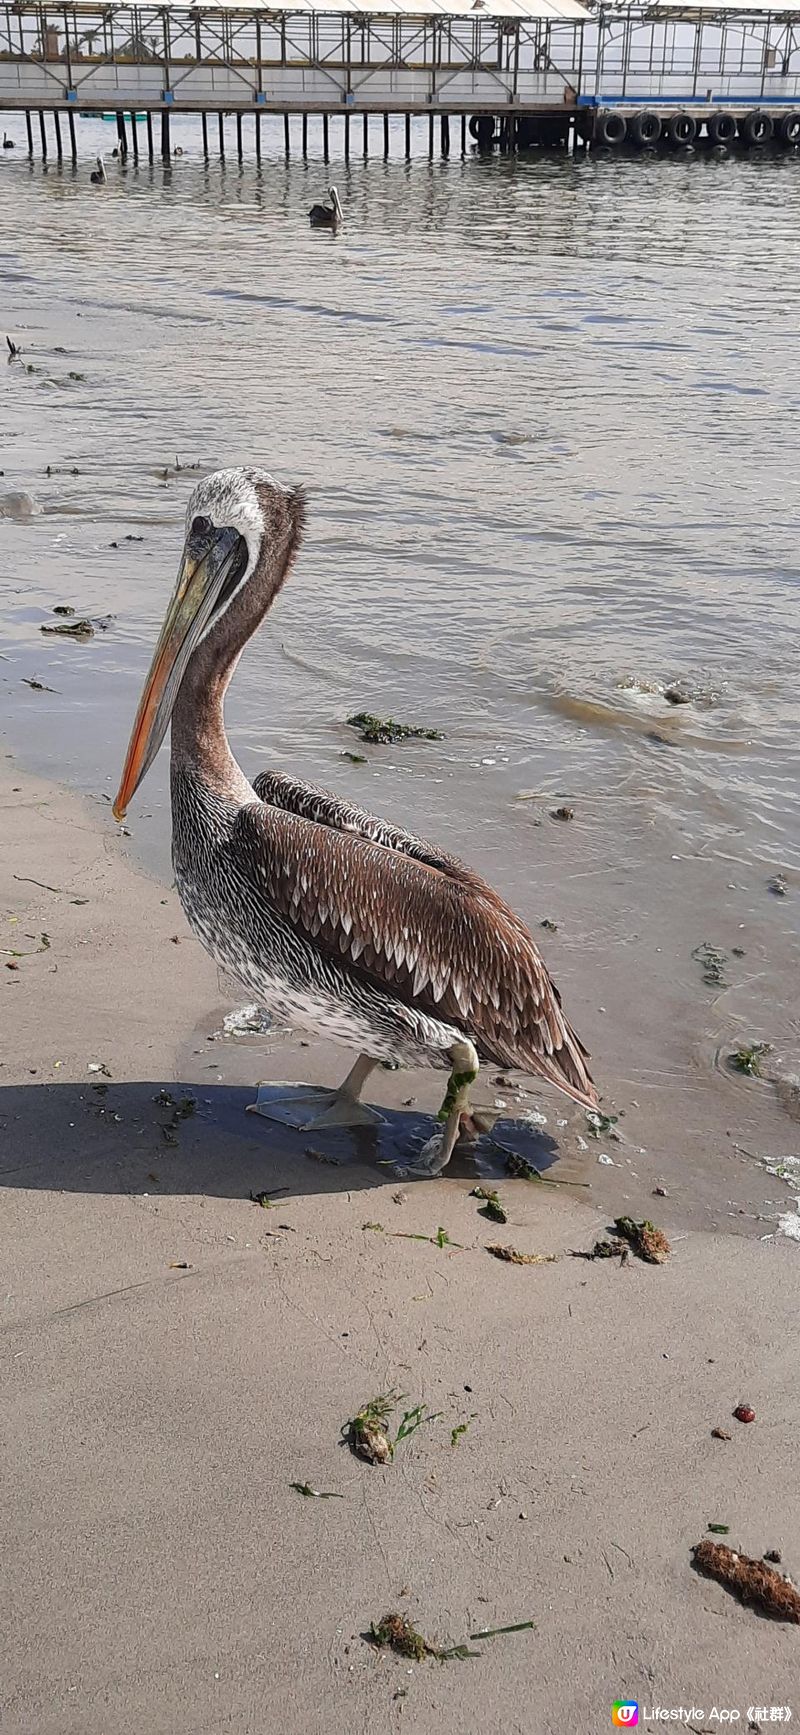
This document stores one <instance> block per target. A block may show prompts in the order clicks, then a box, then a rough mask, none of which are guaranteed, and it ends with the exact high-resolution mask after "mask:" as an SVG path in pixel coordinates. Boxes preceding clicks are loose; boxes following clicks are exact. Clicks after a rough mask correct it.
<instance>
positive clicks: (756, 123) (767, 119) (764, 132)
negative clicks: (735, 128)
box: [739, 108, 775, 145]
mask: <svg viewBox="0 0 800 1735" xmlns="http://www.w3.org/2000/svg"><path fill="white" fill-rule="evenodd" d="M774 130H775V128H774V125H773V120H772V115H771V114H764V111H763V109H760V108H751V109H750V110H749V112H748V113H747V114H744V115H742V118H741V120H740V122H739V137H740V139H744V141H745V144H748V145H767V144H769V141H770V139H771V138H772V134H773V132H774Z"/></svg>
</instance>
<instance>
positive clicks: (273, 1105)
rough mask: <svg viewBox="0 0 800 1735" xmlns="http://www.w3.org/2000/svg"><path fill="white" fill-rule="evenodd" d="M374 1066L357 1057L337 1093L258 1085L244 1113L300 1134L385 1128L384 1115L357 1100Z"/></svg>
mask: <svg viewBox="0 0 800 1735" xmlns="http://www.w3.org/2000/svg"><path fill="white" fill-rule="evenodd" d="M374 1065H375V1061H374V1060H372V1059H371V1057H370V1056H369V1055H367V1054H362V1055H359V1058H358V1060H357V1061H356V1063H355V1065H354V1066H353V1067H351V1069H350V1071H349V1073H348V1074H347V1077H346V1079H345V1080H344V1082H343V1083H342V1084H341V1085H340V1087H339V1089H338V1090H325V1089H323V1088H322V1087H321V1086H319V1085H309V1084H260V1085H259V1087H258V1095H257V1097H256V1100H255V1102H253V1103H249V1104H248V1112H249V1113H250V1114H260V1115H263V1116H264V1118H265V1119H266V1120H271V1121H279V1122H280V1123H281V1124H282V1125H283V1126H287V1127H297V1129H298V1131H299V1132H304V1133H305V1132H318V1131H322V1130H323V1129H324V1128H325V1127H380V1126H385V1124H386V1122H385V1118H384V1116H383V1115H382V1114H379V1113H378V1110H377V1109H374V1108H370V1107H369V1106H368V1104H367V1103H364V1102H361V1101H360V1100H359V1093H360V1091H361V1090H362V1089H363V1086H364V1084H365V1083H366V1080H367V1078H368V1077H369V1074H370V1073H371V1071H372V1069H373V1067H374Z"/></svg>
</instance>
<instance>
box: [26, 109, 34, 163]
mask: <svg viewBox="0 0 800 1735" xmlns="http://www.w3.org/2000/svg"><path fill="white" fill-rule="evenodd" d="M25 127H26V131H27V134H28V156H29V157H32V156H33V127H32V126H31V111H30V109H29V108H26V110H25Z"/></svg>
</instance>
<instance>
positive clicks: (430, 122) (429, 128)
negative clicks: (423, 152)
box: [428, 114, 433, 157]
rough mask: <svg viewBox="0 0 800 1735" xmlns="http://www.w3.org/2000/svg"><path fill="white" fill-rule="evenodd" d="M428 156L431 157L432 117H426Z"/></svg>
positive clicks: (430, 115)
mask: <svg viewBox="0 0 800 1735" xmlns="http://www.w3.org/2000/svg"><path fill="white" fill-rule="evenodd" d="M428 156H429V157H432V156H433V115H432V114H429V115H428Z"/></svg>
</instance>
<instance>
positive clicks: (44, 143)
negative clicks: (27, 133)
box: [39, 108, 47, 163]
mask: <svg viewBox="0 0 800 1735" xmlns="http://www.w3.org/2000/svg"><path fill="white" fill-rule="evenodd" d="M39 134H40V137H41V141H42V162H43V163H46V162H47V133H46V132H45V130H44V110H43V109H41V108H40V110H39Z"/></svg>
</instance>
